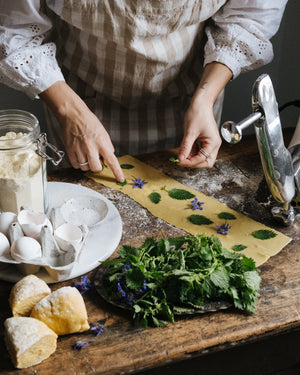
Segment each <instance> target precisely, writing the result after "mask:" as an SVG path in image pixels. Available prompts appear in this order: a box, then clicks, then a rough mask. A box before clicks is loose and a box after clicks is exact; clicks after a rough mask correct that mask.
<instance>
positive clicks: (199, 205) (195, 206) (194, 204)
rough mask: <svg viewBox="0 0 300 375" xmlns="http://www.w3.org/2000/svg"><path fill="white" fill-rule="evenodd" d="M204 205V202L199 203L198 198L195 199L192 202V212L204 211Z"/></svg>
mask: <svg viewBox="0 0 300 375" xmlns="http://www.w3.org/2000/svg"><path fill="white" fill-rule="evenodd" d="M203 204H204V202H199V201H198V198H194V199H193V200H192V201H191V205H192V210H193V211H195V210H203V207H202V205H203Z"/></svg>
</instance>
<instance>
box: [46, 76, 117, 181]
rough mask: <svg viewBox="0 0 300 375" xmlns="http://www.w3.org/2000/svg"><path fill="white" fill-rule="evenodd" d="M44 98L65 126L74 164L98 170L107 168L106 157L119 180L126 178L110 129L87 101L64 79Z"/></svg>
mask: <svg viewBox="0 0 300 375" xmlns="http://www.w3.org/2000/svg"><path fill="white" fill-rule="evenodd" d="M40 97H41V98H42V99H43V100H44V101H45V103H46V104H47V105H49V107H50V108H51V109H52V110H53V112H54V113H55V115H56V117H57V118H58V120H59V122H60V124H61V126H62V131H63V139H64V144H65V148H66V152H67V154H68V157H69V160H70V163H71V164H72V166H73V167H74V168H77V169H78V168H81V169H82V170H83V171H88V170H91V171H93V172H98V171H101V170H102V169H103V164H102V162H101V160H100V157H102V159H103V162H104V163H106V164H107V165H108V166H109V167H110V168H111V170H112V172H113V174H114V176H115V177H116V179H117V180H118V181H120V182H122V181H124V174H123V171H122V169H121V167H120V165H119V162H118V159H117V158H116V156H115V154H114V147H113V145H112V142H111V140H110V137H109V135H108V133H107V131H106V130H105V128H104V126H103V125H102V123H101V122H100V121H99V120H98V118H97V117H96V116H95V115H94V114H93V113H92V112H91V111H90V109H89V108H88V107H87V106H86V104H85V103H84V102H83V100H82V99H81V98H80V97H79V96H78V95H77V94H76V93H75V92H74V91H73V90H72V89H71V88H70V87H69V86H68V85H67V84H66V83H65V82H62V81H59V82H56V83H55V84H54V85H52V86H51V87H49V88H48V89H47V90H45V91H44V92H43V93H42V94H40Z"/></svg>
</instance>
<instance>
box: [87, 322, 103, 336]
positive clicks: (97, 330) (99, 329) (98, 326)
mask: <svg viewBox="0 0 300 375" xmlns="http://www.w3.org/2000/svg"><path fill="white" fill-rule="evenodd" d="M104 330H105V327H104V325H103V324H100V323H94V324H93V325H92V327H91V328H90V332H92V333H94V334H95V336H96V337H97V336H99V335H101V333H102V332H103V331H104Z"/></svg>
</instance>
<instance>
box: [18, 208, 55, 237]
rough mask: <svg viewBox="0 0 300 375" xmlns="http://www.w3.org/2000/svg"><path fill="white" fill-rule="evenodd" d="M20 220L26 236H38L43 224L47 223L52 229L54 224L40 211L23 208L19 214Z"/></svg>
mask: <svg viewBox="0 0 300 375" xmlns="http://www.w3.org/2000/svg"><path fill="white" fill-rule="evenodd" d="M18 222H19V223H20V225H21V227H22V229H23V232H24V234H25V235H26V236H29V237H33V238H38V236H39V234H40V232H41V229H42V227H43V226H45V225H47V226H48V227H49V228H50V229H51V231H52V230H53V229H52V224H51V222H50V220H49V219H48V217H47V216H46V215H45V214H43V213H40V212H34V211H32V210H22V211H20V212H19V214H18Z"/></svg>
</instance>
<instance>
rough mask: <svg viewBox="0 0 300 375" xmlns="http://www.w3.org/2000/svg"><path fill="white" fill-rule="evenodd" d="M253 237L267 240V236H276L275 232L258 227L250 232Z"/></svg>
mask: <svg viewBox="0 0 300 375" xmlns="http://www.w3.org/2000/svg"><path fill="white" fill-rule="evenodd" d="M251 234H252V236H253V237H255V238H258V239H259V240H268V239H269V238H274V237H276V236H277V234H276V233H275V232H273V231H272V230H270V229H260V230H256V231H254V232H252V233H251Z"/></svg>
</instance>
